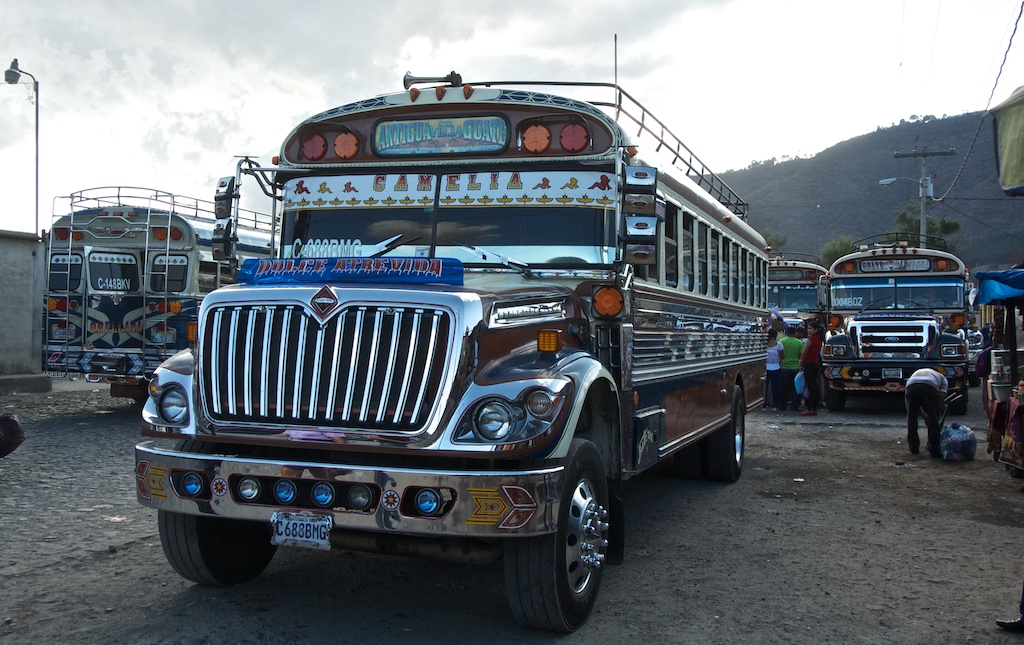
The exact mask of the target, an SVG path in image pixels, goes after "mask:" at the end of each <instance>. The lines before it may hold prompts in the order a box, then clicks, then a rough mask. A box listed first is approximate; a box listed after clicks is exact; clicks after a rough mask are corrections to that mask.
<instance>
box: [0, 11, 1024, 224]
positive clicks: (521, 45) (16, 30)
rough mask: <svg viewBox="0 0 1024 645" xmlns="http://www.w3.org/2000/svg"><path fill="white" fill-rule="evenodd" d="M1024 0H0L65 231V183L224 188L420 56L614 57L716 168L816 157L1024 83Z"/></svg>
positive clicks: (503, 61) (19, 154)
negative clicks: (296, 129)
mask: <svg viewBox="0 0 1024 645" xmlns="http://www.w3.org/2000/svg"><path fill="white" fill-rule="evenodd" d="M1021 1H1022V0H946V1H945V2H943V1H941V0H859V1H858V2H837V1H833V0H771V1H768V0H646V1H645V2H626V1H624V0H619V1H614V0H586V1H583V0H573V1H571V2H570V1H568V0H522V1H520V2H514V3H509V2H494V1H493V0H477V1H476V2H468V1H466V0H444V1H443V2H424V1H422V0H378V1H377V2H364V1H362V0H360V1H358V2H355V1H347V0H333V1H298V2H270V1H268V0H244V1H242V0H164V1H163V2H155V1H150V0H134V1H130V0H123V1H114V0H89V1H87V2H81V1H79V0H34V1H32V2H30V1H28V0H0V16H3V20H2V22H0V65H3V66H4V68H5V69H6V66H7V65H8V64H9V62H10V60H11V59H13V58H17V59H18V61H19V64H20V66H21V68H22V69H23V70H25V71H26V72H29V73H31V74H33V75H34V76H35V77H36V79H37V80H38V81H39V132H40V134H39V158H40V167H39V204H40V205H39V224H40V228H42V229H48V228H49V223H50V221H51V218H52V215H53V205H54V199H55V198H57V197H60V196H66V195H68V194H70V193H72V192H74V191H78V190H82V189H87V188H93V187H98V186H114V185H125V186H138V187H146V188H156V189H160V190H165V191H168V192H174V193H178V194H182V195H187V196H190V197H198V198H203V199H210V198H212V195H213V189H214V186H215V184H216V179H217V178H218V177H221V176H224V175H230V174H233V172H234V164H235V160H234V159H233V157H234V156H235V155H240V154H250V155H255V156H259V157H260V158H261V159H262V161H263V163H264V164H265V165H269V164H270V157H271V156H272V155H274V154H276V153H277V152H278V150H279V146H280V144H281V141H282V140H283V139H284V137H285V136H286V135H287V134H288V133H289V132H290V130H291V128H292V127H293V126H294V125H296V124H297V123H298V122H299V121H301V120H302V119H304V118H306V117H307V116H310V115H312V114H315V113H318V112H321V111H323V110H325V109H327V108H330V107H334V106H336V105H341V104H344V103H348V102H350V101H354V100H358V99H362V98H366V97H369V96H374V95H377V94H382V93H386V92H394V91H401V90H402V76H403V75H404V74H405V72H406V71H411V72H412V73H413V74H416V75H420V76H442V75H444V74H446V73H447V72H449V71H451V70H455V71H457V72H459V73H460V74H461V75H462V77H463V79H464V80H465V81H467V82H471V81H473V80H561V81H606V82H611V81H614V80H615V77H616V70H617V74H618V81H619V83H620V85H622V87H623V88H624V89H625V90H626V91H627V92H629V93H630V94H632V95H633V96H634V97H636V98H637V99H638V100H639V101H640V102H642V103H643V104H644V105H645V106H646V107H647V108H649V109H650V110H651V111H652V112H653V113H654V114H655V115H657V116H658V117H659V118H661V119H662V120H663V121H665V122H666V123H667V124H668V125H669V127H670V128H671V129H672V130H673V131H674V132H675V133H676V134H677V135H679V136H680V138H681V139H682V140H683V141H684V142H685V143H686V144H687V145H688V146H689V147H690V148H691V149H692V150H693V151H694V152H695V153H696V154H697V155H698V156H699V157H700V158H701V159H703V161H704V162H705V163H706V164H707V165H708V166H709V167H710V168H712V169H714V170H718V171H724V170H729V169H735V168H742V167H745V166H747V165H748V164H749V163H750V162H751V161H754V160H764V159H770V158H773V157H775V158H778V159H782V158H784V157H786V156H812V155H814V154H815V153H817V152H819V151H821V150H823V149H825V148H827V147H830V146H831V145H833V144H835V143H838V142H840V141H845V140H846V139H850V138H852V137H856V136H859V135H861V134H865V133H868V132H871V131H873V130H875V129H876V128H877V127H879V126H882V127H887V126H889V125H892V124H893V123H898V122H899V121H900V119H908V118H910V117H911V116H912V115H920V116H924V115H933V116H937V117H941V116H944V115H949V116H953V115H958V114H963V113H965V112H974V111H979V110H984V109H986V107H989V97H990V95H991V94H992V92H993V88H995V95H994V98H993V99H992V103H991V105H996V104H998V103H999V102H1000V101H1001V100H1003V99H1005V98H1006V97H1007V96H1009V94H1010V93H1011V92H1012V91H1013V90H1014V89H1015V88H1016V87H1018V86H1020V85H1024V42H1022V41H1024V33H1018V34H1016V36H1015V37H1014V40H1013V45H1012V47H1010V49H1009V56H1008V59H1007V61H1006V64H1005V67H1004V69H1003V71H1002V76H1001V78H1000V80H999V82H998V84H996V76H997V74H998V72H999V68H1000V65H1001V64H1002V61H1003V57H1004V54H1005V52H1006V51H1007V46H1008V44H1009V42H1010V36H1011V33H1012V32H1013V28H1014V24H1015V22H1016V21H1017V17H1018V14H1019V13H1020V4H1021ZM1021 27H1022V29H1021V31H1024V25H1021ZM616 42H617V44H616ZM616 59H617V64H616ZM22 81H23V84H21V85H0V110H2V114H3V118H2V119H0V176H2V177H3V178H4V179H5V182H4V184H5V186H6V188H7V189H6V191H5V192H6V195H5V199H4V200H3V207H2V208H0V229H3V230H10V231H31V230H33V228H34V226H35V191H34V186H35V165H34V162H35V143H34V134H35V106H34V104H33V91H32V85H31V79H29V78H28V77H27V76H23V77H22ZM884 174H885V173H884V171H882V175H884ZM880 176H881V175H880Z"/></svg>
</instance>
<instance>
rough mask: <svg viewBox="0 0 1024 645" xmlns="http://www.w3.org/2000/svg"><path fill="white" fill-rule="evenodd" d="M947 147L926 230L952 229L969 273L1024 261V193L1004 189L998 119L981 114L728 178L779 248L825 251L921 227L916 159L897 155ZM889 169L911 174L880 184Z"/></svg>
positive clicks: (935, 168)
mask: <svg viewBox="0 0 1024 645" xmlns="http://www.w3.org/2000/svg"><path fill="white" fill-rule="evenodd" d="M979 126H980V129H979ZM976 136H977V138H976V140H975V137H976ZM972 141H973V142H974V143H973V147H972ZM950 149H953V150H954V154H952V155H942V156H932V157H928V160H927V170H928V174H929V175H930V176H931V177H932V178H933V184H934V197H935V198H936V199H939V198H941V201H933V200H928V205H927V213H928V221H929V231H928V232H929V234H932V235H935V234H938V235H941V236H943V237H945V238H946V239H947V241H948V243H949V244H950V245H951V247H952V249H953V251H954V252H955V253H956V254H957V255H958V256H960V257H961V258H963V259H964V261H965V262H966V263H967V265H968V267H970V269H971V271H972V272H977V271H981V270H990V269H1005V268H1008V267H1009V266H1011V265H1012V264H1014V263H1016V262H1020V261H1021V260H1024V197H1016V198H1013V197H1006V196H1005V195H1004V194H1003V192H1002V190H1001V189H1000V188H999V181H998V176H997V174H996V158H995V152H994V150H995V147H994V135H993V126H992V117H991V116H987V115H985V114H984V113H983V112H972V113H969V114H963V115H960V116H954V117H943V118H935V117H933V116H925V117H917V116H913V117H910V119H908V120H904V121H901V122H900V123H899V124H896V125H893V126H890V127H886V128H882V127H879V128H878V129H877V130H875V131H874V132H872V133H869V134H865V135H862V136H859V137H855V138H853V139H850V140H848V141H843V142H842V143H838V144H836V145H834V146H832V147H831V148H828V149H827V150H823V151H822V152H820V153H818V154H816V155H814V156H813V157H808V158H793V159H790V158H783V159H781V160H779V159H770V160H766V161H756V162H753V163H751V164H750V165H749V166H748V167H747V168H745V169H743V170H735V171H729V172H725V173H721V176H722V178H723V179H724V180H725V182H726V183H728V184H729V185H730V186H731V187H732V188H733V189H734V190H735V191H736V192H737V193H739V194H740V196H742V197H743V199H745V200H746V201H747V202H748V203H749V204H750V211H749V217H748V220H747V221H748V222H749V223H750V224H751V226H753V227H754V228H756V229H757V230H758V231H761V232H762V233H763V234H765V236H766V238H767V239H768V240H769V242H770V243H772V244H773V246H774V250H775V251H783V252H791V253H811V254H815V255H819V256H822V257H824V256H825V255H832V254H834V253H835V251H836V248H837V247H845V246H846V244H848V242H849V241H850V240H858V239H861V238H865V237H868V236H871V235H877V234H879V233H886V232H889V231H893V230H897V228H898V227H900V225H901V224H902V228H903V229H904V230H910V231H912V232H914V233H916V232H917V231H918V229H919V225H920V215H919V213H920V208H919V199H918V178H919V176H920V168H919V165H918V164H919V160H918V159H917V158H913V157H905V158H896V157H895V153H896V152H899V153H901V154H906V153H911V152H914V151H918V152H922V151H925V150H927V151H948V150H950ZM968 152H969V156H967V157H966V159H967V160H966V163H965V162H964V159H965V155H968ZM891 177H900V178H905V179H899V180H897V181H895V182H893V183H891V184H890V185H888V186H881V185H879V180H881V179H886V178H891ZM947 192H948V194H947ZM957 225H959V226H957ZM830 243H831V244H830ZM826 245H830V248H826ZM825 251H827V253H826V252H825Z"/></svg>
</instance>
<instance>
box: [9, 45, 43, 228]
mask: <svg viewBox="0 0 1024 645" xmlns="http://www.w3.org/2000/svg"><path fill="white" fill-rule="evenodd" d="M22 74H24V75H25V76H28V77H29V78H31V79H32V91H33V92H34V93H35V105H36V227H35V228H34V229H32V232H33V233H35V234H36V235H39V81H37V80H36V77H35V76H33V75H32V74H29V73H28V72H26V71H25V70H23V69H20V68H19V67H18V59H17V58H15V59H14V60H12V61H11V66H10V67H8V68H7V71H5V72H4V81H5V82H6V83H7V84H8V85H15V84H17V83H18V81H20V80H21V75H22Z"/></svg>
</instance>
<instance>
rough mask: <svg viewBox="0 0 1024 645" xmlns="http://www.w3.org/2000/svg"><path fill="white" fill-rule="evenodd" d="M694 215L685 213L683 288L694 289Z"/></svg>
mask: <svg viewBox="0 0 1024 645" xmlns="http://www.w3.org/2000/svg"><path fill="white" fill-rule="evenodd" d="M693 259H694V258H693V215H690V214H689V213H683V259H682V262H683V289H685V290H686V291H693Z"/></svg>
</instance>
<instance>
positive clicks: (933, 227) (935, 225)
mask: <svg viewBox="0 0 1024 645" xmlns="http://www.w3.org/2000/svg"><path fill="white" fill-rule="evenodd" d="M892 222H893V230H895V231H897V232H900V233H910V234H911V235H920V233H921V202H920V201H919V200H915V201H912V202H909V203H908V204H907V207H906V208H904V209H903V210H901V211H899V212H897V213H896V214H894V215H893V216H892ZM925 226H926V229H925V234H926V235H931V236H932V237H940V238H942V239H943V240H945V241H946V250H947V251H949V252H950V253H955V252H956V243H957V242H959V241H960V238H961V237H962V234H961V235H958V233H959V232H960V222H958V221H956V220H953V219H946V218H944V217H943V218H935V217H929V218H928V220H927V221H926V224H925Z"/></svg>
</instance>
